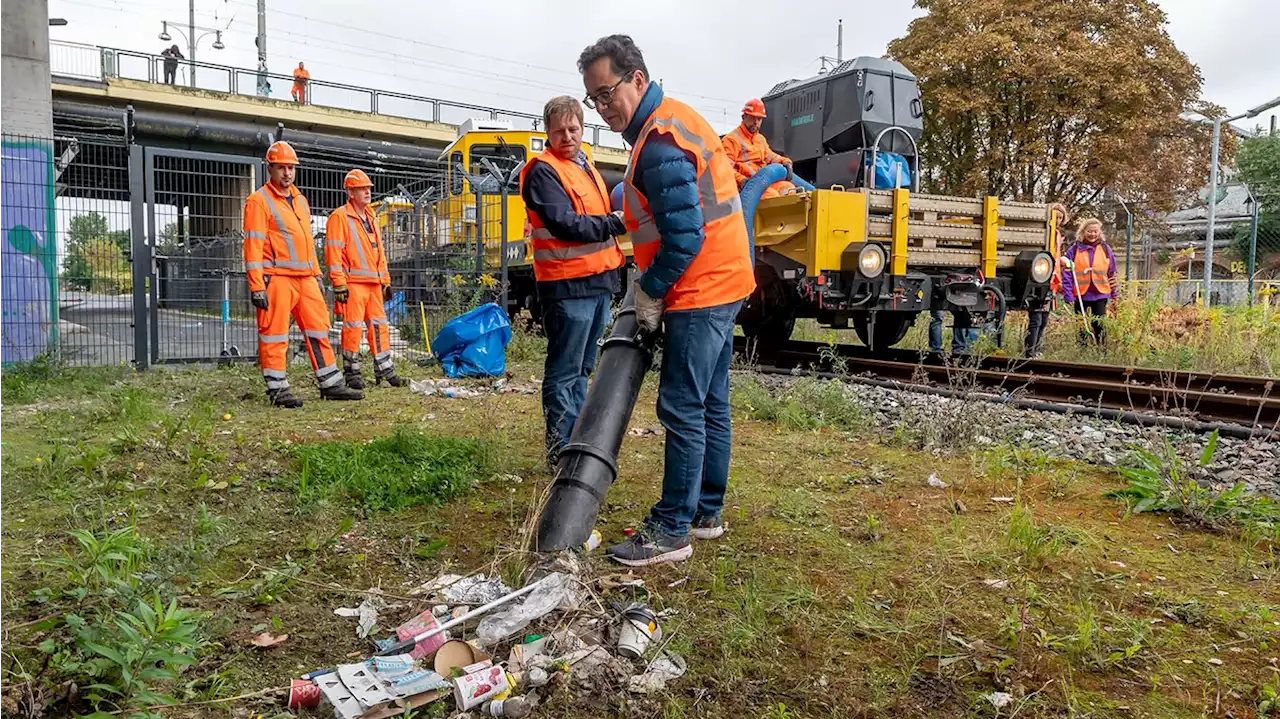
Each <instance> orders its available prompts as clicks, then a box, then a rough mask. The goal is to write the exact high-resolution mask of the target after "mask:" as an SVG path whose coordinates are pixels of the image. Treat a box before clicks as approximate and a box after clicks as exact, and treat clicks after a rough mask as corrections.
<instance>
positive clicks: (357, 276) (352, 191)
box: [324, 170, 409, 389]
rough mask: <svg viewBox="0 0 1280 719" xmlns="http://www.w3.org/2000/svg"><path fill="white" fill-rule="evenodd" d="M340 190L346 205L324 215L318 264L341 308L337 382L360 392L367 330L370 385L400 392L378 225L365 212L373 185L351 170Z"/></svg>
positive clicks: (401, 382)
mask: <svg viewBox="0 0 1280 719" xmlns="http://www.w3.org/2000/svg"><path fill="white" fill-rule="evenodd" d="M342 186H343V187H344V188H346V190H347V204H345V205H343V206H342V207H339V208H338V209H336V210H334V211H333V212H332V213H331V214H330V215H329V221H328V222H327V223H326V224H325V233H324V263H325V264H326V265H328V267H329V281H330V282H332V283H333V298H334V300H336V302H337V304H338V305H339V306H341V307H342V308H343V309H342V311H341V314H342V366H343V370H342V377H343V379H344V380H345V381H346V383H347V386H348V387H351V388H353V389H364V378H363V377H361V376H360V336H361V335H362V334H364V332H365V330H368V333H369V352H370V353H371V354H372V355H373V380H374V384H381V383H382V382H383V381H386V383H387V384H389V385H391V386H392V387H404V386H405V385H407V384H409V381H408V380H406V379H404V378H403V377H400V376H398V375H396V370H395V367H394V366H393V365H392V364H391V326H390V325H389V324H387V309H386V307H385V306H383V304H382V303H383V302H386V301H388V300H390V299H391V273H390V272H389V271H388V270H387V252H386V245H385V244H384V243H383V242H382V233H381V232H379V231H378V221H377V219H376V218H375V217H374V216H373V211H372V210H370V209H369V201H370V200H371V199H372V196H373V181H372V180H370V179H369V176H368V175H367V174H365V172H364V170H352V171H351V172H348V173H347V177H346V179H344V180H343V181H342ZM335 314H337V312H336V308H335Z"/></svg>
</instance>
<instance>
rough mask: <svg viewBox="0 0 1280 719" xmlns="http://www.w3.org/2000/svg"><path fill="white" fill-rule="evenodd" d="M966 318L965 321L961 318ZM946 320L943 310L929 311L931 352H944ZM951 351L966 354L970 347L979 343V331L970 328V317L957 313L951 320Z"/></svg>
mask: <svg viewBox="0 0 1280 719" xmlns="http://www.w3.org/2000/svg"><path fill="white" fill-rule="evenodd" d="M961 317H964V319H963V320H961V319H960V318H961ZM944 318H945V315H943V313H942V311H941V310H929V351H930V352H941V351H942V323H943V320H944ZM951 322H952V324H951V351H952V352H965V351H966V350H968V349H969V345H970V344H973V343H974V342H977V341H978V331H977V330H975V329H973V328H972V327H969V326H968V325H969V317H968V315H964V314H961V313H956V314H954V315H953V316H952V320H951Z"/></svg>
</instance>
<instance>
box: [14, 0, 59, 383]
mask: <svg viewBox="0 0 1280 719" xmlns="http://www.w3.org/2000/svg"><path fill="white" fill-rule="evenodd" d="M49 84H50V78H49V4H48V1H47V0H19V1H17V2H6V3H4V4H3V5H0V126H2V127H3V133H4V135H3V138H2V139H0V142H2V143H3V163H2V167H0V225H2V227H0V235H2V236H3V239H2V241H0V263H2V266H0V277H2V278H3V280H2V281H0V323H2V324H3V326H4V331H3V333H0V335H2V337H0V361H3V362H4V363H6V364H7V363H10V362H27V361H31V360H33V359H36V358H37V357H39V356H40V355H42V354H47V353H49V354H53V353H56V350H57V348H58V259H57V258H58V250H57V223H56V217H55V213H54V192H55V190H54V177H53V140H52V138H53V99H52V96H51V91H50V87H49Z"/></svg>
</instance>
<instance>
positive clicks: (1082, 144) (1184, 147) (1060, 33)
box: [889, 0, 1235, 211]
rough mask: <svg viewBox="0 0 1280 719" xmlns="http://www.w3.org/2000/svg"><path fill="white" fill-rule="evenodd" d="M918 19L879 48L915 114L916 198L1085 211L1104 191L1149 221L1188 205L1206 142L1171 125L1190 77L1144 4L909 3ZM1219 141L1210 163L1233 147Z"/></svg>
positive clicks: (1191, 92) (1197, 104) (1203, 169)
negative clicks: (920, 126) (895, 68)
mask: <svg viewBox="0 0 1280 719" xmlns="http://www.w3.org/2000/svg"><path fill="white" fill-rule="evenodd" d="M915 5H916V7H917V8H919V9H922V10H925V11H926V12H927V14H926V15H925V16H923V17H921V18H918V19H916V20H915V21H913V22H912V23H911V25H910V26H909V28H908V31H907V34H906V35H905V36H904V37H902V38H899V39H897V40H894V41H893V42H892V43H890V44H889V55H890V56H891V57H892V58H893V59H895V60H898V61H899V62H901V63H902V64H904V65H906V66H907V68H908V69H910V70H911V71H912V72H914V73H915V74H916V76H917V77H918V79H919V82H920V91H921V94H922V95H923V99H924V103H925V131H924V137H923V139H922V142H921V155H922V162H921V165H922V179H923V183H924V186H925V188H926V189H928V190H930V191H933V192H939V193H946V194H953V195H988V194H990V195H997V196H1000V197H1010V198H1015V199H1018V200H1024V201H1035V202H1046V201H1061V202H1065V203H1066V204H1067V205H1068V206H1069V207H1071V208H1072V209H1073V210H1079V209H1082V208H1091V207H1095V206H1097V205H1098V204H1099V203H1100V201H1101V199H1102V197H1103V192H1104V191H1105V190H1108V189H1109V190H1111V191H1113V192H1115V193H1116V194H1118V195H1120V196H1121V197H1123V198H1125V199H1126V200H1127V201H1128V202H1129V203H1130V204H1131V205H1136V206H1139V207H1144V208H1146V209H1148V210H1154V211H1160V210H1171V209H1174V208H1175V207H1176V206H1178V205H1179V204H1181V203H1183V202H1185V201H1186V200H1188V199H1190V198H1193V197H1194V196H1195V193H1196V191H1197V190H1198V189H1199V188H1200V187H1202V186H1203V185H1204V183H1205V179H1206V178H1207V177H1208V175H1209V143H1210V137H1209V132H1208V129H1207V128H1206V127H1204V126H1203V125H1197V124H1194V123H1191V122H1187V121H1185V120H1182V119H1179V114H1180V113H1183V112H1185V111H1187V110H1193V111H1197V112H1200V113H1202V114H1205V115H1206V116H1209V117H1212V116H1214V114H1215V113H1220V112H1221V108H1218V107H1214V106H1211V105H1208V104H1206V103H1203V102H1201V101H1200V100H1199V97H1200V88H1201V77H1200V71H1199V69H1198V68H1197V67H1196V66H1195V65H1194V64H1192V62H1191V61H1190V60H1189V59H1187V56H1186V55H1184V54H1183V53H1182V52H1181V51H1180V50H1178V48H1177V47H1176V46H1175V45H1174V43H1173V40H1172V39H1170V37H1169V34H1168V32H1166V29H1165V24H1166V16H1165V14H1164V12H1163V11H1162V10H1160V8H1159V7H1158V6H1157V5H1156V3H1154V2H1152V1H1151V0H1051V1H1048V2H1045V1H1042V0H916V3H915ZM1228 135H1230V133H1223V144H1222V157H1223V163H1224V164H1229V162H1230V158H1231V157H1232V154H1233V152H1234V148H1235V140H1234V138H1232V137H1228Z"/></svg>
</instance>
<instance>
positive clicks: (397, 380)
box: [374, 371, 409, 387]
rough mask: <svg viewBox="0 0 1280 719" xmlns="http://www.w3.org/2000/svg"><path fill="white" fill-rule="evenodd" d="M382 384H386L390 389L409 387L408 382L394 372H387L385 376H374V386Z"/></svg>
mask: <svg viewBox="0 0 1280 719" xmlns="http://www.w3.org/2000/svg"><path fill="white" fill-rule="evenodd" d="M383 382H386V383H387V384H389V385H391V386H392V387H408V386H409V380H407V379H405V378H404V377H401V376H400V375H398V374H396V373H395V372H394V371H391V372H388V373H387V374H380V375H375V376H374V383H375V384H382V383H383Z"/></svg>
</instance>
